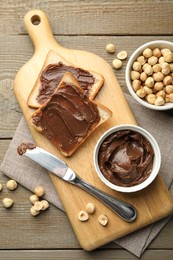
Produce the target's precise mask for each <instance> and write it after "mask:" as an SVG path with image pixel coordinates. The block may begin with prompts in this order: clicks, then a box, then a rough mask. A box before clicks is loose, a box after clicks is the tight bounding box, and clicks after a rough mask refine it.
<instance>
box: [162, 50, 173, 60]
mask: <svg viewBox="0 0 173 260" xmlns="http://www.w3.org/2000/svg"><path fill="white" fill-rule="evenodd" d="M164 60H165V61H166V62H172V61H173V53H172V52H168V53H166V54H165V55H164Z"/></svg>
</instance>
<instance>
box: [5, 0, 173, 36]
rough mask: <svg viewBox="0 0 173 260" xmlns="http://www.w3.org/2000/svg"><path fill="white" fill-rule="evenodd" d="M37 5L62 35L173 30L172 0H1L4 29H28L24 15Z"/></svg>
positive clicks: (16, 31) (7, 31) (167, 32)
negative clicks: (24, 26) (44, 11)
mask: <svg viewBox="0 0 173 260" xmlns="http://www.w3.org/2000/svg"><path fill="white" fill-rule="evenodd" d="M136 3H137V4H136ZM37 8H38V9H42V10H46V12H47V14H48V16H49V17H50V20H51V24H52V28H53V33H54V34H58V35H59V34H64V35H67V34H68V35H76V34H82V35H88V34H90V35H137V34H138V35H151V34H152V35H171V34H172V12H173V5H172V1H169V0H165V1H164V2H163V1H158V0H154V1H151V0H147V1H137V2H136V1H132V0H129V1H127V0H122V1H121V0H118V1H114V0H108V1H106V0H102V1H99V0H95V1H91V0H89V1H87V0H83V1H81V0H74V1H73V0H70V1H62V0H61V1H51V0H47V1H39V0H36V1H31V0H29V1H27V0H25V1H23V0H17V1H8V4H7V3H6V1H1V5H0V13H1V16H0V25H1V26H0V33H3V34H13V35H14V34H23V33H26V31H25V30H24V28H23V26H22V22H23V16H24V14H25V13H26V12H27V11H29V10H31V9H37ZM69 16H70V19H69ZM4 20H5V22H4ZM93 21H94V26H93Z"/></svg>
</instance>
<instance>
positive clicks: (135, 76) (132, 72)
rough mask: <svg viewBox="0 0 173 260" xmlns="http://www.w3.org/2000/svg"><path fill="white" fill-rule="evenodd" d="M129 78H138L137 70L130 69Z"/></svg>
mask: <svg viewBox="0 0 173 260" xmlns="http://www.w3.org/2000/svg"><path fill="white" fill-rule="evenodd" d="M130 77H131V80H134V79H139V77H140V73H139V72H138V71H135V70H132V71H131V73H130Z"/></svg>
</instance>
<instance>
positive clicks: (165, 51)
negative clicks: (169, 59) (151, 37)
mask: <svg viewBox="0 0 173 260" xmlns="http://www.w3.org/2000/svg"><path fill="white" fill-rule="evenodd" d="M170 52H171V50H170V49H168V48H164V49H161V53H162V55H163V56H165V55H166V54H167V53H170Z"/></svg>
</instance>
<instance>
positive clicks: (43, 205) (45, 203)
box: [40, 200, 49, 210]
mask: <svg viewBox="0 0 173 260" xmlns="http://www.w3.org/2000/svg"><path fill="white" fill-rule="evenodd" d="M40 202H41V204H42V209H41V210H46V209H48V208H49V202H48V201H47V200H41V201H40Z"/></svg>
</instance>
